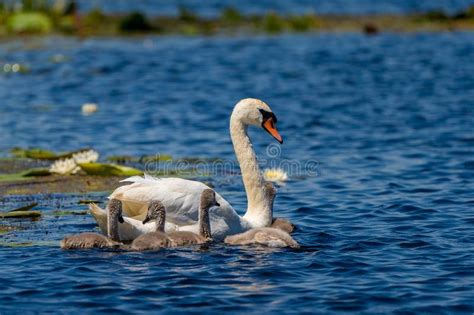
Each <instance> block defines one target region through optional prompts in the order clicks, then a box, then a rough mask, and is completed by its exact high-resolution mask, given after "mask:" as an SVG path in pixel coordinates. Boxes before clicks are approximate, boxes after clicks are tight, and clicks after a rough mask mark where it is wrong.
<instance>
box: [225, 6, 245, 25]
mask: <svg viewBox="0 0 474 315" xmlns="http://www.w3.org/2000/svg"><path fill="white" fill-rule="evenodd" d="M243 20H244V16H243V15H242V14H241V13H240V12H239V11H238V10H237V9H235V8H233V7H227V8H225V9H224V10H223V11H222V13H221V21H222V23H223V24H225V25H237V24H239V23H242V21H243Z"/></svg>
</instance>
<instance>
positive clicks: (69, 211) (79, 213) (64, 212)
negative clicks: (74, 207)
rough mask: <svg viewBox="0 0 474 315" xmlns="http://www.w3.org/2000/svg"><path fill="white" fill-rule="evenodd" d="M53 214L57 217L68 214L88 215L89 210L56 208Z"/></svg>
mask: <svg viewBox="0 0 474 315" xmlns="http://www.w3.org/2000/svg"><path fill="white" fill-rule="evenodd" d="M52 214H53V215H54V216H56V217H63V216H68V215H86V214H88V212H87V211H71V210H55V211H53V212H52Z"/></svg>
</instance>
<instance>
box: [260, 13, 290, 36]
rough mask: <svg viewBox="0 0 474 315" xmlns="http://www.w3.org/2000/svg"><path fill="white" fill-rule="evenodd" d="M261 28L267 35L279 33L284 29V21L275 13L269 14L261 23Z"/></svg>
mask: <svg viewBox="0 0 474 315" xmlns="http://www.w3.org/2000/svg"><path fill="white" fill-rule="evenodd" d="M261 27H262V28H263V30H265V31H266V32H268V33H279V32H282V31H283V30H284V29H285V28H286V21H285V19H283V18H282V17H281V16H279V15H278V14H277V13H275V12H270V13H268V14H266V15H265V17H264V18H263V20H262V21H261Z"/></svg>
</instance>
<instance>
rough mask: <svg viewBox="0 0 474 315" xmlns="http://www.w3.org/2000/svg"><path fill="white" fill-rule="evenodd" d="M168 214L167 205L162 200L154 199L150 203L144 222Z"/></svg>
mask: <svg viewBox="0 0 474 315" xmlns="http://www.w3.org/2000/svg"><path fill="white" fill-rule="evenodd" d="M164 215H166V209H165V206H163V204H162V203H161V202H160V201H157V200H155V201H153V202H151V203H150V206H149V207H148V211H147V213H146V217H145V220H143V222H142V223H143V224H145V223H147V222H149V221H151V220H156V219H158V218H160V217H161V216H164Z"/></svg>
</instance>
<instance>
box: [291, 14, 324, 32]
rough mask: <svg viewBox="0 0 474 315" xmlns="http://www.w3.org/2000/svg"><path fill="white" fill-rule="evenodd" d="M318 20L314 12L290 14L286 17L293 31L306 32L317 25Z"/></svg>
mask: <svg viewBox="0 0 474 315" xmlns="http://www.w3.org/2000/svg"><path fill="white" fill-rule="evenodd" d="M319 23H320V21H319V20H318V18H317V16H316V15H315V14H305V15H292V16H290V17H288V24H289V27H290V29H291V30H293V31H295V32H307V31H309V30H311V29H314V28H317V27H319Z"/></svg>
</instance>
